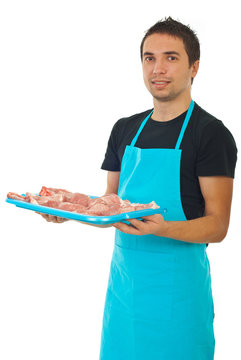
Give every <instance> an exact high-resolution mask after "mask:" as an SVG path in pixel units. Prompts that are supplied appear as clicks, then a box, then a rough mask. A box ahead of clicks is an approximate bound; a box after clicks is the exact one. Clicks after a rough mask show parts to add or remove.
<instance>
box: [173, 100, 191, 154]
mask: <svg viewBox="0 0 241 360" xmlns="http://www.w3.org/2000/svg"><path fill="white" fill-rule="evenodd" d="M193 108H194V101H193V100H191V103H190V105H189V108H188V111H187V114H186V117H185V120H184V122H183V125H182V128H181V131H180V134H179V137H178V140H177V143H176V146H175V149H176V150H178V149H179V147H180V145H181V142H182V138H183V135H184V133H185V130H186V128H187V125H188V122H189V120H190V117H191V115H192V111H193Z"/></svg>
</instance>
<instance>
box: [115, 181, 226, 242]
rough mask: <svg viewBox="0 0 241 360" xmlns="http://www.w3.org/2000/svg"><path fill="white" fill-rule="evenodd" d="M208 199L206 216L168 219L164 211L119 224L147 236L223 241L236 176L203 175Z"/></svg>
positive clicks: (118, 226)
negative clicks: (163, 214)
mask: <svg viewBox="0 0 241 360" xmlns="http://www.w3.org/2000/svg"><path fill="white" fill-rule="evenodd" d="M199 182H200V187H201V191H202V195H203V197H204V200H205V215H204V216H203V217H201V218H197V219H194V220H187V221H165V220H164V219H163V217H162V216H161V215H160V214H156V215H151V216H147V217H145V218H144V219H145V222H144V223H143V222H141V221H138V220H136V219H134V220H130V223H131V224H132V225H133V226H135V227H136V229H134V228H133V227H131V226H128V225H126V224H120V223H118V224H117V226H116V225H115V227H116V228H117V229H119V230H121V231H124V232H127V233H130V234H135V235H145V234H154V235H158V236H164V237H169V238H173V239H176V240H180V241H187V242H192V243H214V242H220V241H222V240H223V239H224V238H225V236H226V234H227V231H228V226H229V218H230V209H231V202H232V191H233V179H232V178H229V177H225V176H210V177H199Z"/></svg>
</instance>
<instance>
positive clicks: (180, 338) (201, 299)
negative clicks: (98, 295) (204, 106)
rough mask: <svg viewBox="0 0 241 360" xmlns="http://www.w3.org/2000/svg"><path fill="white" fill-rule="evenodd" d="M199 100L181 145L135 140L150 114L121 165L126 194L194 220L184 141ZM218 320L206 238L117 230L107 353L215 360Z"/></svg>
mask: <svg viewBox="0 0 241 360" xmlns="http://www.w3.org/2000/svg"><path fill="white" fill-rule="evenodd" d="M193 107H194V102H193V100H192V101H191V104H190V106H189V109H188V112H187V114H186V118H185V120H184V123H183V126H182V129H181V131H180V134H179V138H178V139H177V144H176V147H175V149H140V148H137V147H135V143H136V141H137V138H138V136H139V135H140V133H141V131H142V129H143V127H144V126H145V124H146V122H147V120H148V119H149V117H150V116H151V114H152V113H150V114H149V115H148V116H147V117H146V118H145V119H144V121H143V122H142V124H141V126H140V128H139V130H138V132H137V134H136V136H135V137H134V139H133V141H132V143H131V145H130V146H126V149H125V153H124V156H123V160H122V164H121V173H120V182H119V190H118V195H119V196H120V197H121V198H122V199H128V200H130V201H131V202H139V203H149V202H151V201H153V200H154V201H155V202H156V203H157V204H158V205H159V206H160V207H162V208H166V209H167V212H166V213H165V214H164V218H165V220H171V221H172V220H173V221H184V220H187V219H186V217H185V214H184V211H183V208H182V203H181V194H180V164H181V153H182V150H181V149H179V147H180V144H181V141H182V138H183V135H184V132H185V129H186V127H187V125H188V121H189V119H190V116H191V114H192V110H193ZM213 320H214V307H213V297H212V288H211V276H210V265H209V260H208V257H207V254H206V244H194V243H188V242H184V241H178V240H174V239H171V238H165V237H159V236H155V235H141V236H135V235H130V234H125V233H123V232H121V231H119V230H116V235H115V245H114V250H113V255H112V261H111V268H110V275H109V282H108V287H107V294H106V301H105V309H104V315H103V327H102V335H101V349H100V360H212V359H213V358H214V349H215V338H214V331H213Z"/></svg>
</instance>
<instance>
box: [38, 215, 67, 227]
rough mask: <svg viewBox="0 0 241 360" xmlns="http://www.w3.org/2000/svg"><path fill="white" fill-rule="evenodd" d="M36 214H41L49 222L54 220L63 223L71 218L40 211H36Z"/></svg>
mask: <svg viewBox="0 0 241 360" xmlns="http://www.w3.org/2000/svg"><path fill="white" fill-rule="evenodd" d="M36 214H39V215H41V216H42V217H43V218H44V219H45V220H46V221H48V222H53V223H58V224H61V223H63V222H65V221H68V220H69V219H65V218H62V217H60V216H53V215H49V214H43V213H39V212H36Z"/></svg>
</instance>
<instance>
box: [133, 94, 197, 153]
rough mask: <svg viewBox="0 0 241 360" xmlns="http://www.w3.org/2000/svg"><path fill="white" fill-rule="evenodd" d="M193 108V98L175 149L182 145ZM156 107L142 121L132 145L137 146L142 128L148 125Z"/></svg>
mask: <svg viewBox="0 0 241 360" xmlns="http://www.w3.org/2000/svg"><path fill="white" fill-rule="evenodd" d="M193 108H194V101H193V100H191V103H190V105H189V108H188V111H187V114H186V117H185V120H184V123H183V125H182V128H181V131H180V134H179V137H178V140H177V143H176V147H175V149H176V150H177V149H179V147H180V145H181V142H182V138H183V135H184V133H185V130H186V127H187V125H188V122H189V120H190V117H191V115H192V111H193ZM153 111H154V109H153V110H152V111H151V112H150V114H148V115H147V117H146V118H145V119H144V120H143V121H142V123H141V126H140V127H139V129H138V131H137V133H136V136H135V137H134V138H133V140H132V142H131V144H130V146H135V144H136V141H137V139H138V137H139V135H140V133H141V131H142V129H143V128H144V126H145V125H146V122H147V120H148V119H149V117H150V116H151V114H152V113H153Z"/></svg>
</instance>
